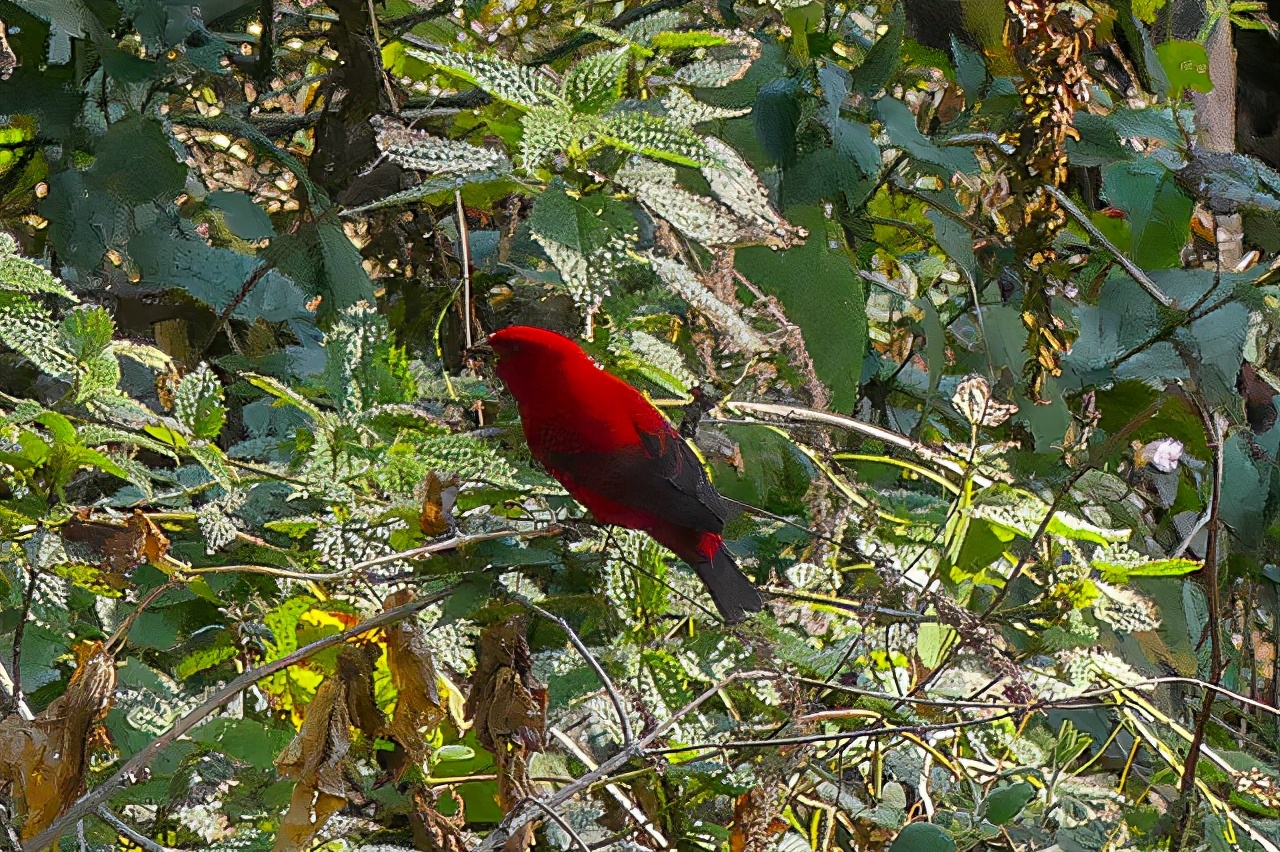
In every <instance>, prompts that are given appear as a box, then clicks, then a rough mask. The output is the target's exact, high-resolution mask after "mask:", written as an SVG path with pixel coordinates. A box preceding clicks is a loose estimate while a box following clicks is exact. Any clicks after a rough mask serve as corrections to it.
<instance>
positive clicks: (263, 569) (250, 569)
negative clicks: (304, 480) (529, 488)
mask: <svg viewBox="0 0 1280 852" xmlns="http://www.w3.org/2000/svg"><path fill="white" fill-rule="evenodd" d="M559 531H560V530H559V528H557V527H546V528H543V529H536V530H493V531H490V532H485V533H476V534H475V535H459V536H453V537H452V538H447V539H445V540H444V541H436V542H432V543H431V544H424V545H422V546H421V547H414V548H411V549H409V550H401V551H399V552H397V553H388V554H387V555H386V556H379V557H376V558H374V559H366V560H365V561H363V562H356V563H355V564H353V565H349V566H348V567H346V568H343V569H341V570H338V571H327V572H323V573H319V572H315V573H313V572H309V571H295V570H293V569H291V568H280V567H277V566H275V565H206V566H202V567H198V568H184V569H183V573H184V574H266V575H268V576H271V577H279V578H281V579H284V580H303V581H310V582H313V583H331V582H334V581H336V580H343V579H346V578H347V577H350V576H351V575H353V574H357V573H359V572H361V571H365V570H367V569H369V568H374V567H377V566H379V565H386V564H388V563H390V562H399V561H400V560H402V559H403V560H410V559H423V558H430V557H431V556H434V555H435V554H437V553H443V552H444V551H447V550H457V549H458V548H460V547H466V546H467V545H468V544H474V543H475V542H480V541H494V540H496V539H501V538H536V537H539V536H549V535H555V534H556V533H558V532H559Z"/></svg>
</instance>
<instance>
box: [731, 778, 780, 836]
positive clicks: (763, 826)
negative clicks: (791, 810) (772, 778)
mask: <svg viewBox="0 0 1280 852" xmlns="http://www.w3.org/2000/svg"><path fill="white" fill-rule="evenodd" d="M781 804H782V797H781V796H779V795H778V790H777V787H776V785H768V784H766V785H764V786H760V787H754V788H752V789H750V790H748V791H747V792H745V793H743V794H742V795H741V796H739V797H738V799H737V801H736V802H734V805H733V829H732V830H731V831H730V832H729V850H730V852H766V850H769V849H772V848H773V846H774V843H773V840H774V838H775V837H777V836H778V835H779V834H782V833H783V832H785V831H786V830H787V823H786V822H785V821H784V820H783V819H782V817H781Z"/></svg>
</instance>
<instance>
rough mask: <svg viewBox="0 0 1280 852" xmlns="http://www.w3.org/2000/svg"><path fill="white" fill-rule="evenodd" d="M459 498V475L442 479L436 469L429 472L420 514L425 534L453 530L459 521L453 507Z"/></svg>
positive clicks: (419, 523) (419, 518)
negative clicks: (454, 514) (455, 518)
mask: <svg viewBox="0 0 1280 852" xmlns="http://www.w3.org/2000/svg"><path fill="white" fill-rule="evenodd" d="M457 500H458V477H457V475H456V474H455V475H453V476H450V477H448V478H447V479H443V480H442V479H441V478H440V477H439V475H437V474H436V472H435V471H432V472H431V473H428V474H427V481H426V483H425V484H424V486H423V494H422V511H421V512H420V513H419V514H418V527H419V528H420V529H421V530H422V534H423V535H425V536H437V535H443V534H444V533H446V532H448V531H449V530H452V529H453V528H454V527H456V526H457V524H458V522H457V521H456V520H454V517H453V507H454V505H455V504H456V503H457Z"/></svg>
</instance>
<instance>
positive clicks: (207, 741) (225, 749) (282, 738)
mask: <svg viewBox="0 0 1280 852" xmlns="http://www.w3.org/2000/svg"><path fill="white" fill-rule="evenodd" d="M293 733H294V732H293V731H290V730H286V729H283V728H276V727H269V726H268V725H266V724H264V723H262V722H260V721H258V720H256V719H229V718H226V717H220V718H217V719H212V720H210V721H209V722H207V723H206V724H204V725H201V726H200V727H198V728H196V729H195V730H194V731H192V732H191V734H190V736H191V739H193V740H195V741H196V742H198V743H202V744H204V745H206V746H208V747H209V748H212V749H215V750H216V751H219V752H222V753H223V754H225V755H227V756H228V757H233V758H235V759H236V760H243V761H244V762H245V763H248V764H250V765H251V766H253V767H255V768H257V769H270V768H271V767H272V765H273V764H274V762H275V758H276V755H278V754H279V753H280V752H281V751H283V750H284V747H285V745H287V744H288V742H289V740H290V739H292V738H293Z"/></svg>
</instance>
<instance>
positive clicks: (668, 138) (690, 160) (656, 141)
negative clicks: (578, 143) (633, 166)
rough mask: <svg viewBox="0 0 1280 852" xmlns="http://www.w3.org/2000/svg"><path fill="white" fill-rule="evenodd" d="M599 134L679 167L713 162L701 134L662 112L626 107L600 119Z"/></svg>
mask: <svg viewBox="0 0 1280 852" xmlns="http://www.w3.org/2000/svg"><path fill="white" fill-rule="evenodd" d="M599 132H600V136H601V138H602V139H604V140H605V141H606V142H608V143H609V144H611V145H614V146H615V147H618V148H621V149H622V150H624V151H633V152H635V153H637V154H645V155H647V156H650V157H653V158H655V159H658V160H666V161H667V162H671V163H676V164H677V165H681V166H701V165H704V164H706V163H710V162H713V161H714V160H715V158H714V157H712V156H711V152H710V151H708V150H707V146H706V143H704V142H703V141H702V137H700V136H699V135H698V134H696V133H694V132H693V131H692V130H690V129H689V128H687V127H683V126H681V125H679V124H677V123H676V122H674V121H672V120H671V119H670V118H668V117H667V116H665V115H658V114H657V113H652V112H645V111H642V110H638V109H633V108H627V109H623V110H620V111H617V112H613V113H611V114H609V115H606V116H604V117H603V118H602V119H601V126H600V129H599Z"/></svg>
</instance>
